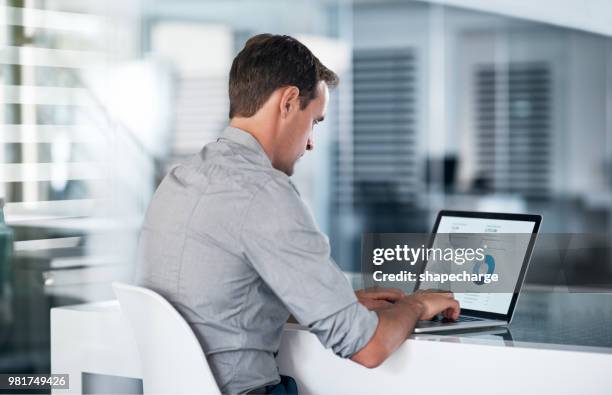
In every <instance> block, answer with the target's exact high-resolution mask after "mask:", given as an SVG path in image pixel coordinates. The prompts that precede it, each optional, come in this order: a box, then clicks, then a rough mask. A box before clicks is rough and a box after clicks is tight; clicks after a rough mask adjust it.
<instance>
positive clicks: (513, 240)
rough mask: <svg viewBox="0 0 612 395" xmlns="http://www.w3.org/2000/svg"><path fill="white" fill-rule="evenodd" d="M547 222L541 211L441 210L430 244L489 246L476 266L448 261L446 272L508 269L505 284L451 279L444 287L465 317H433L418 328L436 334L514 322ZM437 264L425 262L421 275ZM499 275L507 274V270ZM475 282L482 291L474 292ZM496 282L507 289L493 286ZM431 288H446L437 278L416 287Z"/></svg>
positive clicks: (492, 271) (476, 288)
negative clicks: (540, 233) (459, 282)
mask: <svg viewBox="0 0 612 395" xmlns="http://www.w3.org/2000/svg"><path fill="white" fill-rule="evenodd" d="M541 221H542V217H541V216H540V215H528V214H502V213H480V212H470V211H449V210H442V211H440V212H439V213H438V217H437V219H436V222H435V225H434V227H433V231H432V234H431V237H430V240H429V243H428V245H429V247H434V246H436V247H438V246H446V245H451V246H454V247H458V246H461V247H471V248H479V247H485V249H484V250H483V251H485V252H486V255H484V256H485V258H484V259H483V260H481V261H478V262H476V261H474V262H472V263H471V266H470V264H469V263H466V264H465V265H463V266H461V267H459V266H456V265H454V264H448V263H447V265H446V266H445V268H446V269H444V270H451V271H452V270H458V269H462V270H465V269H467V270H470V268H471V271H472V272H473V273H477V272H478V273H483V272H486V273H488V274H490V275H492V274H493V273H495V272H496V271H502V270H503V274H504V281H505V284H504V285H498V284H492V283H489V284H487V285H486V287H485V286H483V285H484V284H483V283H482V282H475V284H474V283H472V284H469V286H463V285H462V286H456V285H454V284H453V283H450V285H449V284H448V283H447V284H446V285H445V287H447V288H443V289H444V290H448V291H451V292H454V296H455V299H457V300H458V301H459V303H460V305H461V315H460V316H459V318H458V319H457V320H448V319H444V318H441V317H436V318H434V319H433V320H429V321H419V322H418V323H417V325H416V327H415V329H414V332H415V333H430V332H442V331H450V330H453V331H454V330H464V329H472V328H491V327H498V326H508V325H509V324H510V322H511V321H512V315H513V314H514V308H515V306H516V302H517V300H518V297H519V293H520V290H521V287H522V285H523V280H524V278H525V273H526V272H527V266H528V265H529V260H530V258H531V254H532V252H533V246H534V244H535V239H536V236H537V233H538V230H539V229H540V223H541ZM455 235H456V236H455ZM508 245H510V247H508ZM496 259H497V260H498V264H497V267H496V265H495V260H496ZM500 262H501V263H500ZM436 264H439V262H438V263H436V262H432V261H431V260H430V261H424V262H423V264H422V269H421V271H420V273H424V272H426V271H430V269H432V267H435V265H436ZM439 267H442V266H439ZM498 276H499V277H500V278H501V276H502V273H499V275H498ZM470 286H471V287H472V290H475V291H476V292H469V288H470ZM496 286H497V287H502V288H497V289H496V288H493V287H496ZM487 287H489V288H487ZM429 288H435V289H440V288H441V287H439V286H436V284H435V283H433V282H431V281H429V282H425V281H418V282H417V284H416V286H415V290H417V289H429ZM480 290H484V291H480ZM487 290H491V291H492V292H487ZM457 291H459V292H457Z"/></svg>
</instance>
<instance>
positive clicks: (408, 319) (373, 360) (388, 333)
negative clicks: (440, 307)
mask: <svg viewBox="0 0 612 395" xmlns="http://www.w3.org/2000/svg"><path fill="white" fill-rule="evenodd" d="M423 309H424V306H423V305H422V304H421V303H419V302H418V301H416V300H408V299H405V300H402V301H399V302H397V303H395V304H393V305H391V306H389V307H386V308H384V309H380V310H377V312H376V313H377V314H378V326H377V327H376V331H375V332H374V335H373V336H372V338H371V339H370V342H369V343H368V344H367V345H366V347H364V348H363V349H361V350H360V351H359V352H357V353H355V354H354V355H353V356H352V357H351V359H352V360H353V361H355V362H357V363H360V364H362V365H364V366H366V367H368V368H373V367H376V366H378V365H380V364H381V363H382V362H383V361H384V360H385V359H386V358H387V357H388V356H389V355H390V354H391V353H392V352H393V351H395V350H396V349H397V348H398V347H399V346H400V345H401V344H402V343H403V342H404V341H405V340H406V338H407V337H408V336H409V335H410V334H411V333H412V331H413V330H414V327H415V325H416V323H417V321H418V320H419V317H420V316H421V314H422V311H423Z"/></svg>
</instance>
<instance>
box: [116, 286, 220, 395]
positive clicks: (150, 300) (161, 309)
mask: <svg viewBox="0 0 612 395" xmlns="http://www.w3.org/2000/svg"><path fill="white" fill-rule="evenodd" d="M113 290H114V292H115V295H116V296H117V299H119V304H120V306H121V312H122V314H123V315H124V317H125V318H126V319H127V321H128V322H129V325H130V326H131V327H132V330H133V333H134V338H135V340H136V343H137V346H138V350H139V352H140V360H141V363H142V380H143V389H144V393H145V394H220V391H219V387H218V386H217V383H216V382H215V378H214V377H213V375H212V372H211V371H210V368H209V366H208V362H207V360H206V356H205V355H204V352H203V350H202V346H201V345H200V343H199V342H198V340H197V339H196V337H195V335H194V333H193V331H192V330H191V328H190V327H189V325H188V324H187V322H186V321H185V320H184V319H183V317H182V316H181V315H180V314H179V313H178V311H176V310H175V309H174V307H172V305H171V304H170V303H168V301H167V300H166V299H164V298H163V297H162V296H160V295H159V294H157V293H155V292H153V291H151V290H149V289H146V288H142V287H137V286H133V285H127V284H122V283H118V282H114V283H113Z"/></svg>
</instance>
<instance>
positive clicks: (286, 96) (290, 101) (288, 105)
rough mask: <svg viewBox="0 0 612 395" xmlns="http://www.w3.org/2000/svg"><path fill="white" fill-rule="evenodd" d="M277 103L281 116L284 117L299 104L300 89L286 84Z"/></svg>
mask: <svg viewBox="0 0 612 395" xmlns="http://www.w3.org/2000/svg"><path fill="white" fill-rule="evenodd" d="M279 104H280V113H281V117H282V118H286V117H287V116H288V115H289V114H290V113H291V112H292V111H295V110H297V109H298V108H299V105H300V90H299V89H298V87H297V86H287V87H285V88H283V91H282V94H281V99H280V103H279Z"/></svg>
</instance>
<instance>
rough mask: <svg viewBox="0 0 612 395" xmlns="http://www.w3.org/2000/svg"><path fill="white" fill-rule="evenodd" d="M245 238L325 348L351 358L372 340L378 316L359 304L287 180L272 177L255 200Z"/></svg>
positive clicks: (258, 264)
mask: <svg viewBox="0 0 612 395" xmlns="http://www.w3.org/2000/svg"><path fill="white" fill-rule="evenodd" d="M240 237H241V243H242V245H243V248H244V254H245V255H246V258H247V260H248V261H249V262H250V264H251V265H252V266H253V268H254V269H255V270H256V271H257V273H258V274H259V275H260V276H261V278H262V279H263V281H264V282H265V283H266V284H267V285H268V286H269V287H270V289H271V290H272V291H273V292H274V293H275V294H276V295H277V296H278V297H279V299H280V300H281V301H282V302H283V303H284V304H285V306H286V307H287V309H288V310H289V312H290V313H291V314H292V315H293V316H294V317H295V318H296V320H297V321H298V322H299V323H300V324H302V325H304V326H307V327H309V328H310V330H311V331H312V332H313V333H314V334H316V335H317V336H318V338H319V340H320V341H321V343H323V345H324V346H325V347H328V348H330V347H331V348H332V349H333V351H334V352H335V353H336V354H338V355H340V356H342V357H348V356H350V355H352V354H354V353H355V352H356V351H359V350H360V349H361V348H362V347H363V346H365V344H366V343H367V342H368V341H369V340H370V338H371V337H372V335H373V334H374V330H375V329H376V326H377V325H378V316H377V315H376V313H374V312H371V311H368V310H367V309H366V308H365V307H363V306H362V305H361V304H359V302H358V301H357V297H356V296H355V293H354V291H353V289H352V288H351V286H350V285H349V283H348V281H347V279H346V278H345V277H344V274H343V273H342V271H341V270H340V268H339V267H338V265H337V264H336V263H335V262H334V261H333V259H332V258H331V256H330V247H329V241H328V239H327V237H326V236H325V235H324V234H322V233H321V232H320V231H319V229H318V227H317V226H316V224H315V222H314V219H313V218H312V215H311V214H310V212H309V210H308V208H307V207H306V205H305V204H304V202H303V201H302V199H301V198H300V197H299V195H298V193H297V191H296V190H295V189H294V187H293V186H292V184H291V183H290V182H289V180H288V179H287V180H278V179H272V180H270V181H268V182H267V184H265V185H264V186H262V187H261V188H260V190H259V191H258V192H257V193H256V194H255V195H254V196H253V198H252V200H251V203H250V204H249V207H248V209H247V211H246V213H245V216H244V222H243V226H242V230H241V233H240Z"/></svg>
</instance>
